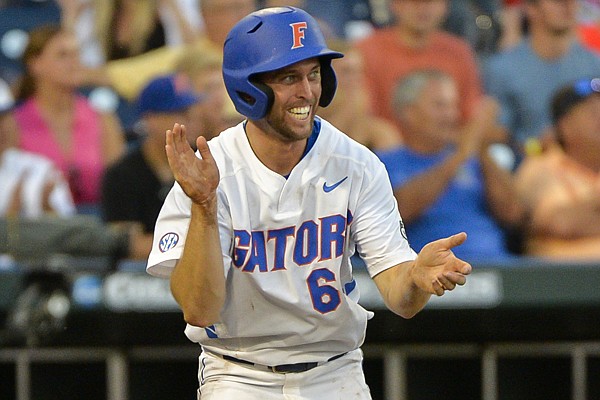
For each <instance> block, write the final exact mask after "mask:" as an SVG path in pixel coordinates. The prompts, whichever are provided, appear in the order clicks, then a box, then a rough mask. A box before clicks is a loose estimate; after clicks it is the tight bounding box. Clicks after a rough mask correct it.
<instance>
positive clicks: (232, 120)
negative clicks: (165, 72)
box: [175, 48, 243, 140]
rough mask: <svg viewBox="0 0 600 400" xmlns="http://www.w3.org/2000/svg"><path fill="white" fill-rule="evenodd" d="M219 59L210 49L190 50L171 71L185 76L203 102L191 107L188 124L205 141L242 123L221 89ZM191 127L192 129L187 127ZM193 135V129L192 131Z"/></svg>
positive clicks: (219, 55) (223, 87)
mask: <svg viewBox="0 0 600 400" xmlns="http://www.w3.org/2000/svg"><path fill="white" fill-rule="evenodd" d="M221 65H222V56H221V53H220V52H217V51H216V50H211V49H206V50H202V49H198V48H192V49H190V51H188V52H186V53H185V54H183V55H182V57H181V58H179V60H178V61H177V65H176V67H175V70H176V72H177V73H181V74H183V75H185V76H187V77H188V79H189V80H190V82H191V85H192V88H193V89H194V91H195V92H196V93H199V94H201V95H202V97H203V100H202V101H201V102H199V103H197V104H195V105H194V106H193V107H192V108H193V109H192V119H193V121H192V123H193V122H196V124H197V125H198V126H199V127H200V128H199V129H201V131H198V132H200V133H201V134H202V136H204V137H205V138H206V139H207V140H210V139H211V138H213V137H215V136H217V135H218V134H219V133H221V131H223V130H225V129H226V128H229V127H230V126H234V125H237V123H238V122H241V121H242V119H243V118H242V117H243V116H242V115H241V114H239V113H238V112H237V111H236V110H235V108H234V106H233V103H232V102H231V100H230V99H229V96H228V95H227V91H226V90H225V84H224V83H223V74H222V72H221ZM189 127H190V128H192V130H193V129H195V128H193V125H192V126H189ZM193 131H194V132H196V131H195V130H193Z"/></svg>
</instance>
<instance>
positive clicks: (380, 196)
mask: <svg viewBox="0 0 600 400" xmlns="http://www.w3.org/2000/svg"><path fill="white" fill-rule="evenodd" d="M372 171H373V172H372V175H371V177H372V178H371V180H370V181H365V188H364V189H363V190H362V191H361V193H360V197H359V200H358V203H357V206H356V209H355V211H354V215H353V221H352V229H351V232H352V236H353V238H354V242H355V243H356V249H357V251H358V254H359V255H360V257H361V258H362V259H363V261H364V262H365V264H366V266H367V270H368V272H369V275H370V276H371V277H373V276H375V275H377V274H378V273H380V272H382V271H384V270H386V269H388V268H391V267H393V266H395V265H397V264H400V263H402V262H405V261H410V260H414V259H415V258H416V253H415V252H414V251H413V250H412V249H411V247H410V245H409V243H408V240H407V238H406V233H405V231H404V224H403V223H402V218H401V217H400V213H399V211H398V205H397V202H396V199H395V197H394V195H393V192H392V187H391V184H390V181H389V179H388V176H387V173H386V170H385V168H384V166H383V164H382V163H381V162H379V161H377V162H376V163H374V168H373V169H372Z"/></svg>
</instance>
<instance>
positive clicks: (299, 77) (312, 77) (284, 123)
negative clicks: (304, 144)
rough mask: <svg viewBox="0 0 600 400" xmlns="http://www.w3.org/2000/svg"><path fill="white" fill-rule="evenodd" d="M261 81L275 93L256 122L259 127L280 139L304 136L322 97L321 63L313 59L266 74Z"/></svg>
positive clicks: (293, 139) (288, 140)
mask: <svg viewBox="0 0 600 400" xmlns="http://www.w3.org/2000/svg"><path fill="white" fill-rule="evenodd" d="M261 80H262V82H263V83H265V84H267V85H268V86H269V87H270V88H271V89H272V90H273V95H274V101H273V106H272V107H271V110H270V111H269V113H268V114H267V116H266V117H265V118H264V119H263V120H261V121H259V126H260V127H261V129H263V130H265V131H267V133H270V134H274V135H275V136H276V137H277V138H279V139H280V140H283V141H285V142H293V141H298V140H303V139H306V138H308V137H309V136H310V134H311V133H312V129H313V122H314V119H315V114H316V112H317V107H318V104H319V99H320V97H321V65H320V63H319V61H318V59H316V58H311V59H309V60H304V61H300V62H298V63H296V64H293V65H291V66H289V67H286V68H282V69H280V70H277V71H273V72H268V73H265V74H264V75H263V76H262V77H261Z"/></svg>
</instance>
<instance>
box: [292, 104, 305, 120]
mask: <svg viewBox="0 0 600 400" xmlns="http://www.w3.org/2000/svg"><path fill="white" fill-rule="evenodd" d="M289 112H290V114H292V116H293V117H294V118H296V119H305V118H306V117H308V113H309V112H310V106H305V107H294V108H291V109H290V111H289Z"/></svg>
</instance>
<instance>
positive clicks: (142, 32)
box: [58, 0, 200, 66]
mask: <svg viewBox="0 0 600 400" xmlns="http://www.w3.org/2000/svg"><path fill="white" fill-rule="evenodd" d="M58 3H59V5H60V7H61V9H62V15H61V22H62V24H63V26H64V27H65V28H66V29H70V30H73V31H74V32H76V33H77V37H78V38H79V40H80V45H81V49H82V54H81V55H82V61H83V63H84V64H85V65H89V66H100V65H102V64H104V63H105V62H106V61H108V60H116V59H120V58H126V57H132V56H136V55H139V54H142V53H145V52H147V51H149V50H152V49H156V48H159V47H161V46H164V45H170V46H173V45H180V44H183V43H190V42H192V41H193V40H194V39H195V38H196V35H197V34H198V30H199V21H200V16H199V14H198V9H197V5H196V4H189V1H186V2H184V1H182V0H160V1H157V0H115V1H106V0H88V1H82V0H59V1H58ZM190 6H191V7H190Z"/></svg>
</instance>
